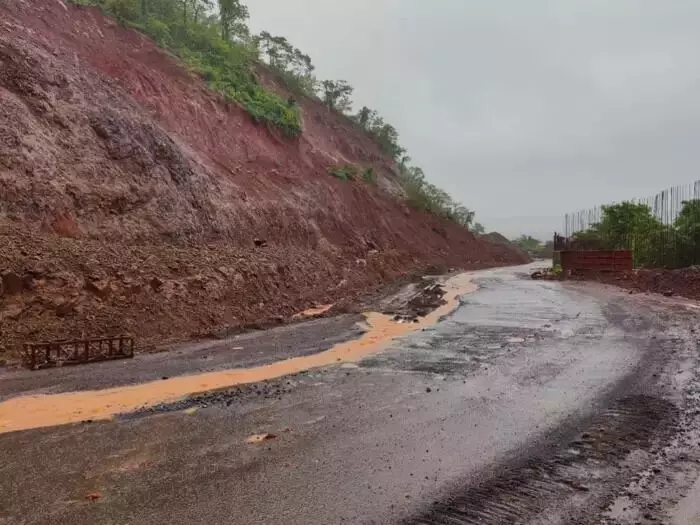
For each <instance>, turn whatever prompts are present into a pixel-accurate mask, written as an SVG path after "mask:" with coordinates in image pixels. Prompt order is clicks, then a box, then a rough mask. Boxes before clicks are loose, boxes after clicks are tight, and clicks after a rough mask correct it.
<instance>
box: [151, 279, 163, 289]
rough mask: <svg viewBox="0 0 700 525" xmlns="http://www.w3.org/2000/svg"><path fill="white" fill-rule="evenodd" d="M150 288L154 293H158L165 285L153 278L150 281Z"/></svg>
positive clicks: (160, 280)
mask: <svg viewBox="0 0 700 525" xmlns="http://www.w3.org/2000/svg"><path fill="white" fill-rule="evenodd" d="M150 284H151V288H153V291H154V292H159V291H160V290H161V288H163V285H164V284H165V283H164V282H163V280H162V279H160V278H159V277H154V278H153V279H151V283H150Z"/></svg>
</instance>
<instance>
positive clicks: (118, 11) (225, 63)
mask: <svg viewBox="0 0 700 525" xmlns="http://www.w3.org/2000/svg"><path fill="white" fill-rule="evenodd" d="M73 1H74V2H75V3H78V4H86V5H94V6H98V7H99V8H101V9H102V10H103V11H104V12H105V13H107V14H109V15H111V16H113V17H114V18H116V19H117V20H118V21H119V22H120V23H122V24H124V25H128V26H130V27H133V28H135V29H137V30H139V31H142V32H144V33H145V34H147V35H149V36H150V37H151V38H153V40H154V41H156V42H157V43H158V44H159V45H160V46H162V47H164V48H166V49H168V50H170V51H171V52H173V53H174V54H176V55H177V56H178V57H180V58H181V59H182V61H183V62H184V63H185V64H187V66H188V67H189V68H190V69H191V70H192V71H194V72H196V73H198V74H199V75H201V76H202V78H203V79H204V80H205V81H206V82H207V83H208V85H209V87H210V88H211V89H213V90H215V91H218V92H219V93H221V94H222V95H224V96H225V97H226V98H227V99H229V100H232V101H235V102H236V103H238V104H240V105H241V106H242V107H243V108H244V109H245V110H246V111H248V113H249V114H250V115H251V116H252V117H253V119H254V120H255V121H256V122H260V123H264V124H267V125H270V126H273V127H275V128H277V129H280V130H281V131H282V132H284V133H285V134H286V135H287V136H290V137H295V136H298V135H299V134H300V133H301V131H302V128H301V115H300V109H299V106H298V105H297V102H296V100H295V99H294V97H289V98H288V99H287V100H285V99H284V98H283V97H280V96H279V95H277V94H276V93H274V92H272V91H270V90H267V89H265V88H264V87H263V86H262V85H260V83H259V82H258V81H257V79H256V77H255V75H254V73H253V70H254V66H255V65H256V64H260V63H264V64H265V65H266V66H267V67H268V68H269V69H270V70H272V71H273V72H274V73H275V74H276V75H277V76H278V77H279V78H280V79H281V80H282V81H283V82H284V84H285V86H286V87H287V88H288V89H289V90H290V91H292V92H293V93H295V94H297V95H301V96H306V97H311V98H313V99H316V100H318V101H320V102H322V103H323V104H325V105H326V107H328V109H329V111H334V112H336V113H339V114H341V115H344V116H345V117H346V118H348V119H350V121H352V122H353V123H355V124H356V125H357V126H358V127H359V128H360V129H361V130H362V131H364V133H366V134H367V135H368V136H369V137H370V138H371V139H372V140H373V141H374V142H375V143H376V144H377V145H378V146H379V148H380V149H381V150H382V151H383V152H384V153H385V154H387V155H389V156H390V157H391V158H393V159H394V160H395V161H396V162H397V164H398V167H399V175H400V177H401V181H402V183H403V185H404V187H405V189H406V194H407V196H408V202H409V204H410V205H411V206H413V207H415V208H417V209H419V210H423V211H426V212H429V213H434V214H436V215H439V216H441V217H445V218H447V219H451V220H454V221H456V222H457V223H459V224H461V225H463V226H465V227H470V226H471V224H472V222H473V219H474V212H472V211H470V210H469V209H467V208H465V207H464V206H463V205H462V204H460V203H458V202H455V201H453V200H452V198H451V197H450V196H449V195H448V194H447V193H446V192H445V191H443V190H441V189H439V188H437V187H436V186H434V185H433V184H431V183H429V182H427V181H426V180H425V175H424V173H423V170H421V169H420V168H418V167H412V166H409V165H408V160H410V158H409V157H407V156H406V149H405V148H403V147H402V146H401V145H400V144H399V134H398V131H397V130H396V128H395V127H394V126H392V125H391V124H389V123H388V122H385V121H384V119H383V118H382V117H381V116H380V115H379V114H378V113H377V111H375V110H372V109H370V108H368V107H366V106H365V107H362V108H361V109H360V110H359V111H358V112H357V114H351V110H352V105H353V101H352V94H353V87H352V86H351V85H350V84H349V83H348V82H347V81H345V80H323V81H319V80H317V78H316V77H315V75H314V70H315V68H314V65H313V64H312V62H311V58H310V57H309V56H308V55H306V54H304V53H303V52H302V51H301V50H300V49H298V48H296V47H294V46H293V45H292V44H291V43H290V42H289V41H287V39H286V38H284V37H282V36H274V35H271V34H270V33H269V32H267V31H263V32H261V33H260V34H259V35H251V33H250V30H249V28H248V25H247V20H248V16H249V14H248V8H247V7H246V5H245V4H243V3H242V2H241V0H73ZM332 174H333V175H335V176H338V177H339V178H343V177H345V179H346V180H347V179H352V178H353V177H354V175H356V173H355V174H352V175H351V174H350V173H349V172H347V171H345V170H340V171H338V170H333V171H332ZM363 179H364V180H366V181H368V182H369V181H370V179H371V181H372V182H374V173H368V174H366V175H364V174H363Z"/></svg>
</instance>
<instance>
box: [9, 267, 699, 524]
mask: <svg viewBox="0 0 700 525" xmlns="http://www.w3.org/2000/svg"><path fill="white" fill-rule="evenodd" d="M527 271H528V268H527V267H525V268H523V267H520V268H505V269H497V270H488V271H483V272H475V273H474V282H475V283H476V284H477V285H478V286H479V289H478V290H477V291H476V292H474V293H471V294H468V295H465V296H463V297H462V298H461V303H460V305H459V307H458V308H457V309H455V310H454V311H453V312H452V313H450V314H449V315H447V316H446V317H445V318H443V319H442V320H441V321H440V322H439V323H437V324H435V325H434V326H426V327H424V328H423V329H421V330H419V331H416V332H413V333H411V334H408V335H406V336H404V337H401V338H399V339H398V340H395V341H394V342H393V343H392V344H391V345H390V346H389V347H388V348H386V349H385V350H383V351H381V352H379V353H376V354H373V355H371V356H368V357H366V358H365V359H363V360H362V361H360V362H359V363H357V364H353V363H343V364H338V365H333V366H327V367H324V368H320V369H312V370H309V371H307V372H302V373H299V374H295V375H293V376H288V377H282V378H278V379H274V380H270V381H267V382H263V383H258V384H253V385H247V386H241V387H235V388H232V389H228V390H223V391H217V392H212V393H209V394H204V395H201V396H196V397H193V398H189V399H186V400H183V401H179V402H176V403H171V404H165V405H159V406H157V407H155V408H153V407H151V408H147V409H144V410H141V411H139V412H137V413H135V414H126V415H123V416H120V417H118V418H116V419H114V420H111V421H95V422H84V423H78V424H72V425H64V426H57V427H48V428H41V429H33V430H26V431H17V432H10V433H5V434H0V451H2V460H0V524H3V525H4V524H8V525H9V524H13V525H14V524H70V525H81V524H95V523H97V524H154V525H155V524H168V525H178V524H200V523H201V524H219V523H220V524H235V525H237V524H241V525H242V524H245V525H251V524H265V525H273V524H286V525H294V524H299V525H312V524H319V525H320V524H323V525H328V524H336V523H352V524H355V523H357V524H370V523H375V524H419V523H420V524H461V523H483V524H495V523H630V524H632V523H698V522H697V521H693V520H696V519H697V516H698V515H700V509H699V508H698V505H697V501H698V497H696V496H697V494H698V493H699V492H700V482H698V483H696V480H697V479H698V474H699V472H700V463H699V461H700V447H699V446H698V445H699V444H700V416H699V414H700V382H699V381H698V350H697V341H698V338H697V337H696V333H697V334H700V327H698V326H697V323H696V317H697V312H698V307H697V305H695V304H693V303H691V302H689V301H681V300H676V299H674V298H662V297H655V296H647V295H631V294H628V293H626V292H622V291H618V290H615V289H613V288H610V287H602V286H598V285H594V284H565V283H559V282H543V281H532V280H529V279H527V278H525V276H526V275H527ZM356 321H357V319H356V318H355V317H352V316H343V317H340V318H334V319H320V320H315V321H311V322H309V323H304V324H299V325H294V326H288V327H280V328H278V329H275V330H272V331H268V332H264V333H258V334H247V335H245V336H239V337H238V338H235V339H233V340H231V341H227V342H217V343H212V342H209V343H202V344H200V345H198V346H195V347H191V346H190V347H183V349H181V350H180V353H174V354H171V355H169V354H159V355H156V356H148V357H144V358H139V359H137V360H134V361H133V362H130V363H126V362H125V363H123V364H118V363H105V364H104V365H95V366H94V367H93V366H85V367H76V368H73V369H70V370H68V369H65V370H54V371H43V372H38V373H28V372H15V373H6V374H3V375H0V401H8V400H12V399H13V398H15V397H16V396H18V395H36V394H47V393H56V392H61V391H66V390H87V389H97V388H106V387H109V386H115V385H128V384H132V383H139V382H142V381H146V380H153V379H157V378H158V377H160V376H167V377H170V376H171V375H181V374H192V373H195V372H200V371H209V370H216V369H221V368H226V367H238V366H254V365H259V364H261V363H264V362H270V361H273V360H275V359H283V358H287V357H292V356H297V355H308V354H309V353H311V352H319V351H321V350H324V349H327V348H329V347H330V346H332V345H333V344H335V343H338V342H339V341H347V340H351V339H353V338H356V337H358V328H357V327H356V325H355V323H356ZM699 336H700V335H699ZM242 341H243V342H242ZM120 367H121V368H120ZM253 436H258V437H259V438H260V440H259V441H257V442H256V441H255V440H254V439H251V438H252V437H253ZM265 437H267V438H269V439H263V438H265Z"/></svg>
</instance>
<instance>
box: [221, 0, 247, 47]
mask: <svg viewBox="0 0 700 525" xmlns="http://www.w3.org/2000/svg"><path fill="white" fill-rule="evenodd" d="M248 16H249V13H248V6H246V5H245V4H242V3H241V2H240V0H219V17H220V20H221V22H220V23H221V38H222V39H223V40H225V41H227V42H228V41H230V40H231V38H232V37H233V36H234V35H236V34H241V33H247V32H248V26H247V25H246V20H248Z"/></svg>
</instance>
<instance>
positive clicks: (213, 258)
mask: <svg viewBox="0 0 700 525" xmlns="http://www.w3.org/2000/svg"><path fill="white" fill-rule="evenodd" d="M0 70H1V71H2V75H0V107H1V108H2V110H1V111H0V196H2V199H1V202H0V236H1V237H2V242H0V272H2V273H3V274H4V276H3V287H2V295H1V296H0V319H2V338H0V350H2V349H3V347H4V349H5V351H10V352H12V351H14V350H16V349H17V346H18V344H19V343H20V342H21V341H24V340H37V339H45V338H51V337H76V336H83V335H84V336H90V335H97V334H103V333H110V332H131V333H134V334H136V335H137V336H139V337H140V338H142V339H145V340H146V341H148V342H155V341H159V342H162V341H164V340H176V339H182V338H186V337H190V336H192V335H195V334H198V333H203V332H207V331H210V330H212V329H215V328H218V327H222V326H239V325H242V324H246V323H250V322H266V321H271V320H274V319H276V318H279V317H280V316H281V317H286V316H289V315H291V314H293V313H295V312H296V311H299V310H300V309H303V308H305V307H307V306H309V305H311V304H313V303H318V302H324V303H325V302H334V301H337V300H339V299H341V298H348V297H353V296H354V295H356V294H358V293H361V292H364V291H368V290H371V289H373V288H376V287H377V286H380V285H381V284H382V283H384V282H386V281H388V280H392V279H396V278H400V277H405V276H408V275H409V274H411V273H414V272H418V271H420V270H422V269H425V268H427V267H435V268H447V267H450V266H454V267H464V268H474V267H483V266H492V265H500V264H512V263H518V262H524V261H523V259H522V257H521V256H520V255H519V254H516V253H514V252H513V251H512V250H509V249H507V248H505V247H502V246H496V245H493V244H491V243H489V242H487V241H485V240H480V239H475V238H474V236H473V235H471V234H470V233H469V232H468V231H466V230H464V229H463V228H460V227H458V226H457V225H456V224H454V223H451V222H448V221H444V220H441V219H438V218H436V217H433V216H430V215H427V214H423V213H419V212H417V211H415V210H412V209H410V208H408V207H407V206H405V205H404V204H403V203H402V202H400V201H399V200H397V199H395V198H393V197H391V196H390V195H389V194H388V193H387V192H385V191H381V190H380V188H379V187H375V186H373V185H371V184H368V183H366V182H363V181H353V182H343V181H341V180H338V179H335V178H334V177H331V176H330V175H328V167H329V166H332V165H335V164H340V163H353V164H357V165H362V166H367V167H369V166H371V167H373V168H374V169H375V172H376V173H378V174H379V183H380V184H379V186H384V187H390V186H395V184H396V182H395V179H394V178H393V174H392V172H391V169H392V164H391V160H390V159H387V158H386V157H384V156H383V155H382V154H381V152H380V151H379V149H378V148H377V147H376V145H374V144H373V143H372V141H371V140H370V139H369V138H368V137H366V136H365V135H363V134H362V133H361V132H359V130H355V129H353V128H352V126H351V125H350V123H348V122H347V121H346V120H345V119H343V118H342V117H341V116H338V115H334V114H332V113H330V112H328V111H326V110H325V109H324V108H323V107H322V106H320V105H319V104H315V103H314V102H312V101H305V102H303V104H302V111H303V119H304V126H305V132H304V133H303V134H302V136H301V137H299V138H298V139H294V140H291V139H287V138H283V137H281V136H278V135H277V134H276V133H274V132H272V131H270V130H269V129H268V128H266V127H264V126H260V125H256V124H255V123H254V122H253V121H252V120H251V119H250V117H249V116H248V115H247V114H246V113H245V112H244V111H243V110H242V109H240V108H239V107H237V106H235V105H233V104H230V103H227V102H225V101H223V100H222V99H221V98H220V97H219V96H217V95H216V94H214V93H212V92H210V91H209V90H207V89H206V87H205V86H204V85H203V83H202V82H201V80H200V79H199V78H197V77H195V76H194V75H192V74H191V73H189V72H188V71H187V70H185V69H183V68H182V67H181V66H180V65H179V62H178V61H177V60H176V59H175V58H174V57H172V56H170V55H168V54H167V53H166V52H164V51H163V50H161V49H159V48H158V47H157V46H156V45H155V44H154V43H153V42H152V41H151V40H149V39H148V38H146V37H144V36H143V35H141V34H139V33H137V32H136V31H133V30H129V29H125V28H123V27H121V26H119V25H118V24H117V23H116V22H115V21H113V20H111V19H109V18H106V17H104V16H103V15H102V14H101V13H100V12H99V11H98V10H96V9H92V8H78V7H75V6H72V5H70V4H67V3H63V2H61V1H60V0H50V1H45V2H32V3H30V2H25V1H23V0H9V1H8V2H4V3H3V4H2V5H0ZM256 239H259V240H264V241H266V246H264V247H262V246H256V244H255V242H254V241H255V240H256ZM0 358H1V356H0Z"/></svg>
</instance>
